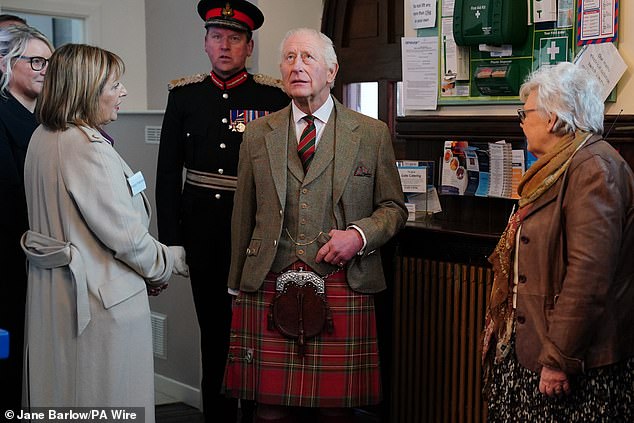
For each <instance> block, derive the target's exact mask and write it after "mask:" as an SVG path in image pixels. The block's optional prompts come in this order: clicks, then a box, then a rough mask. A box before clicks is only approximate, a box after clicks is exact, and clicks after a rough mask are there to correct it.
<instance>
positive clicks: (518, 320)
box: [517, 316, 526, 325]
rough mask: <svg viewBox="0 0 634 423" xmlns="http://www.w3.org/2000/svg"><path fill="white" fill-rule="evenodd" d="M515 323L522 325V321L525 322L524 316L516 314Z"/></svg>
mask: <svg viewBox="0 0 634 423" xmlns="http://www.w3.org/2000/svg"><path fill="white" fill-rule="evenodd" d="M517 323H519V324H520V325H523V324H524V323H526V317H524V316H517Z"/></svg>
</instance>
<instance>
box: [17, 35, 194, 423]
mask: <svg viewBox="0 0 634 423" xmlns="http://www.w3.org/2000/svg"><path fill="white" fill-rule="evenodd" d="M123 70H124V65H123V62H122V61H121V59H120V58H119V57H118V56H117V55H115V54H113V53H110V52H108V51H105V50H102V49H100V48H97V47H92V46H87V45H77V44H67V45H65V46H63V47H61V48H60V49H58V50H57V51H56V52H55V53H54V54H53V56H52V57H51V60H50V63H49V71H48V76H47V78H46V81H45V83H44V88H43V90H42V94H41V96H40V99H39V101H38V105H37V115H38V118H39V120H40V122H41V125H40V126H39V127H38V128H37V129H36V130H35V132H34V133H33V137H32V138H31V143H30V144H29V148H28V151H27V155H26V162H25V173H24V175H25V190H26V200H27V205H28V211H29V225H30V230H29V231H28V232H26V233H25V235H24V236H23V238H22V247H23V249H24V251H25V252H26V255H27V258H28V261H29V281H28V292H27V327H26V330H27V335H26V344H27V347H28V348H27V353H26V361H25V362H26V363H27V364H28V369H27V370H28V399H29V401H30V403H29V406H30V407H144V409H145V421H146V422H148V423H151V422H154V367H153V354H152V329H151V324H150V309H149V302H148V296H147V293H146V284H148V285H150V286H152V287H158V288H159V289H160V287H162V286H164V285H165V283H166V282H167V280H168V279H169V278H170V276H171V274H172V271H174V273H178V274H182V275H186V274H187V266H186V265H185V264H184V257H182V256H179V255H177V253H178V250H174V249H173V248H172V247H167V246H165V245H163V244H160V243H159V242H158V241H157V240H155V239H154V238H152V237H151V236H150V234H149V233H148V223H149V205H148V201H147V197H146V196H145V194H144V192H143V191H144V189H145V183H144V182H143V177H142V175H141V174H140V172H136V173H135V172H133V171H132V170H131V169H130V168H129V167H128V165H127V164H126V163H125V162H124V160H123V159H122V158H121V157H120V156H119V154H117V152H116V150H115V149H114V148H113V145H112V144H113V140H112V138H111V137H109V136H108V135H107V134H106V133H105V132H104V130H103V127H104V125H106V124H107V123H109V122H111V121H114V120H116V119H117V115H118V111H119V107H120V105H121V102H122V100H123V98H124V97H125V96H126V94H127V91H126V89H125V87H124V86H123V84H122V83H121V81H120V78H121V76H122V74H123Z"/></svg>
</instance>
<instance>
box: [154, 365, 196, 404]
mask: <svg viewBox="0 0 634 423" xmlns="http://www.w3.org/2000/svg"><path fill="white" fill-rule="evenodd" d="M154 389H155V390H156V391H158V392H162V393H164V394H166V395H169V396H170V397H172V398H174V399H176V400H178V401H182V402H184V403H185V404H187V405H191V406H192V407H196V408H198V409H201V408H202V404H201V401H200V389H198V388H194V387H193V386H189V385H185V384H184V383H182V382H179V381H177V380H174V379H171V378H169V377H166V376H162V375H159V374H157V373H154Z"/></svg>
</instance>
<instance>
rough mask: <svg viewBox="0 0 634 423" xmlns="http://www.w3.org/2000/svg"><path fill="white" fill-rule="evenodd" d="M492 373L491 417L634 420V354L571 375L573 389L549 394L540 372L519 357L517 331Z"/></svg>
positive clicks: (582, 422)
mask: <svg viewBox="0 0 634 423" xmlns="http://www.w3.org/2000/svg"><path fill="white" fill-rule="evenodd" d="M491 379H492V380H491V397H490V398H489V404H488V407H489V409H488V419H487V421H488V422H504V423H511V422H561V423H564V422H565V423H569V422H579V423H585V422H605V423H608V422H609V423H619V422H623V423H625V422H634V357H632V358H629V359H627V360H624V361H622V362H619V363H615V364H611V365H608V366H604V367H597V368H594V369H589V370H587V371H586V373H585V374H580V375H576V376H572V377H571V378H570V387H571V393H570V394H569V395H564V396H562V397H548V396H546V395H544V394H542V393H540V392H539V374H538V373H535V372H532V371H530V370H528V369H526V368H525V367H523V366H522V365H521V364H520V363H519V361H518V360H517V356H516V355H515V336H514V335H513V338H512V339H511V351H509V354H508V355H507V356H506V358H505V359H504V360H503V361H502V362H501V363H499V364H497V365H495V366H494V367H493V371H492V374H491Z"/></svg>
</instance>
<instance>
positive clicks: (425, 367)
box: [390, 257, 493, 423]
mask: <svg viewBox="0 0 634 423" xmlns="http://www.w3.org/2000/svg"><path fill="white" fill-rule="evenodd" d="M395 276H396V280H395V287H394V333H393V336H394V344H393V346H394V350H393V356H392V378H393V380H392V404H391V410H390V414H391V418H390V421H391V422H392V423H410V422H411V423H427V422H438V423H445V422H485V421H486V404H485V403H484V401H483V399H482V395H481V364H480V349H479V339H480V332H481V330H482V326H483V322H484V313H485V309H486V302H487V301H488V298H489V293H490V291H491V284H492V281H493V274H492V271H491V270H490V269H489V268H485V267H480V266H473V265H466V264H460V263H446V262H439V261H434V260H425V259H421V258H413V257H399V258H398V260H397V264H396V275H395Z"/></svg>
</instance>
